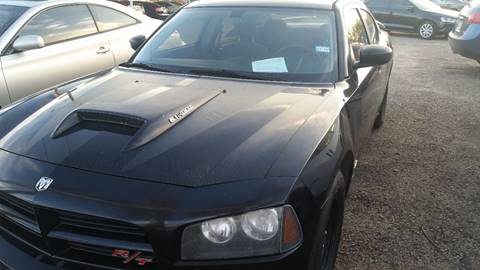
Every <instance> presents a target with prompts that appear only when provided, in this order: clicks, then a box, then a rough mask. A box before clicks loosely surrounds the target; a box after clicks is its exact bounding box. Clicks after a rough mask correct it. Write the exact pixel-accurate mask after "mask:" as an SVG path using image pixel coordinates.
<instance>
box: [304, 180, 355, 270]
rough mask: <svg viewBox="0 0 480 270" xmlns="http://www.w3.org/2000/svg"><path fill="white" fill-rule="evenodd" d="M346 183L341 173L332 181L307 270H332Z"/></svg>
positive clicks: (341, 221)
mask: <svg viewBox="0 0 480 270" xmlns="http://www.w3.org/2000/svg"><path fill="white" fill-rule="evenodd" d="M345 192H346V183H345V178H344V176H343V173H342V172H338V173H337V175H336V176H335V179H334V181H333V187H332V195H331V197H330V198H329V200H328V202H329V203H327V204H326V205H325V209H324V210H323V212H322V214H321V218H320V221H319V226H318V229H317V232H316V233H315V238H314V243H313V248H312V251H311V254H310V259H309V260H310V261H309V264H308V270H333V269H334V268H335V261H336V259H337V252H338V247H339V244H340V238H341V235H342V225H343V215H344V209H345Z"/></svg>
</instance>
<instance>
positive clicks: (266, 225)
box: [242, 209, 280, 241]
mask: <svg viewBox="0 0 480 270" xmlns="http://www.w3.org/2000/svg"><path fill="white" fill-rule="evenodd" d="M279 223H280V220H279V218H278V212H277V209H267V210H260V211H255V212H251V213H248V214H245V215H243V216H242V229H243V231H244V232H245V234H247V236H248V237H250V238H252V239H255V240H258V241H266V240H268V239H272V237H274V236H275V235H276V234H277V233H278V228H279Z"/></svg>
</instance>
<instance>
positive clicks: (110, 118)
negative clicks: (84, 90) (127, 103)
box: [51, 110, 147, 139]
mask: <svg viewBox="0 0 480 270" xmlns="http://www.w3.org/2000/svg"><path fill="white" fill-rule="evenodd" d="M146 122H147V121H146V120H145V119H142V118H138V117H135V116H130V115H124V114H119V113H113V112H104V111H96V110H77V111H74V112H73V113H71V114H70V115H68V116H67V117H66V118H65V119H64V120H63V121H62V123H61V124H60V125H59V126H58V127H57V128H56V129H55V131H54V132H53V133H52V136H51V137H52V139H57V138H60V137H63V136H66V135H68V134H70V133H72V132H74V131H75V130H77V129H94V130H105V131H110V132H113V133H121V134H126V135H130V136H133V135H134V134H135V133H136V132H137V131H138V130H139V129H140V128H142V127H143V126H144V125H145V123H146Z"/></svg>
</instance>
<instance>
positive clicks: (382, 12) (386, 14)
mask: <svg viewBox="0 0 480 270" xmlns="http://www.w3.org/2000/svg"><path fill="white" fill-rule="evenodd" d="M389 2H390V1H389V0H369V1H367V2H366V3H367V6H368V7H369V8H370V10H371V11H372V12H373V14H374V15H375V18H376V19H377V20H378V21H379V22H381V23H383V24H384V25H385V26H387V27H389V26H390V25H391V24H392V22H391V11H390V4H389Z"/></svg>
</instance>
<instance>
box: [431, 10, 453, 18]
mask: <svg viewBox="0 0 480 270" xmlns="http://www.w3.org/2000/svg"><path fill="white" fill-rule="evenodd" d="M433 12H435V13H437V14H440V15H443V16H448V17H452V18H458V15H459V12H458V11H455V10H450V9H445V8H439V9H438V10H435V11H433Z"/></svg>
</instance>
